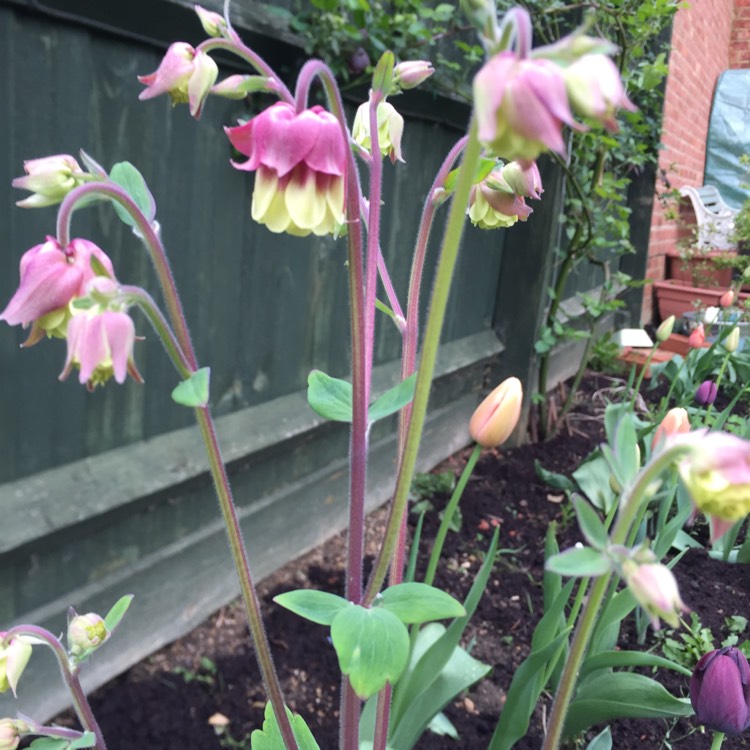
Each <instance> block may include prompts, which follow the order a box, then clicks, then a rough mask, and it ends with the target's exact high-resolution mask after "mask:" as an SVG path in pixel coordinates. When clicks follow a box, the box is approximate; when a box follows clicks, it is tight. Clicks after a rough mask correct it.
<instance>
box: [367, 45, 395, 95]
mask: <svg viewBox="0 0 750 750" xmlns="http://www.w3.org/2000/svg"><path fill="white" fill-rule="evenodd" d="M395 64H396V58H395V57H394V55H393V52H391V51H390V50H387V51H386V52H384V53H383V54H382V55H381V56H380V60H378V64H377V65H376V66H375V71H374V72H373V74H372V90H373V91H375V92H379V93H381V94H383V96H388V94H389V93H390V91H391V86H392V84H393V66H394V65H395Z"/></svg>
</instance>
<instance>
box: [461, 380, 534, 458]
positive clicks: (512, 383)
mask: <svg viewBox="0 0 750 750" xmlns="http://www.w3.org/2000/svg"><path fill="white" fill-rule="evenodd" d="M522 402H523V388H522V386H521V381H520V380H519V379H518V378H507V379H506V380H503V382H502V383H500V385H499V386H498V387H497V388H495V390H494V391H492V393H490V394H489V395H488V396H487V398H485V399H484V401H482V403H481V404H479V406H478V407H477V408H476V410H475V412H474V414H473V415H472V417H471V421H470V422H469V434H470V435H471V437H472V439H473V440H474V441H476V442H477V443H479V445H481V446H482V447H483V448H496V447H497V446H498V445H502V444H503V443H504V442H505V441H506V440H507V439H508V438H509V437H510V434H511V433H512V432H513V430H514V429H515V428H516V425H517V424H518V419H519V417H520V416H521V404H522Z"/></svg>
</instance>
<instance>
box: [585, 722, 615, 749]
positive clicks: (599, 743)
mask: <svg viewBox="0 0 750 750" xmlns="http://www.w3.org/2000/svg"><path fill="white" fill-rule="evenodd" d="M586 750H612V732H611V731H610V729H609V727H604V729H602V731H601V732H599V734H597V735H596V737H594V739H593V740H591V742H589V744H588V745H586Z"/></svg>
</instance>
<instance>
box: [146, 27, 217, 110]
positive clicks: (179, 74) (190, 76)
mask: <svg viewBox="0 0 750 750" xmlns="http://www.w3.org/2000/svg"><path fill="white" fill-rule="evenodd" d="M218 75H219V69H218V67H217V66H216V63H215V62H214V61H213V60H212V59H211V58H210V57H209V56H208V55H207V54H206V53H205V52H196V51H195V49H193V47H191V46H190V45H189V44H186V43H185V42H175V43H174V44H173V45H172V46H171V47H170V48H169V49H168V50H167V54H166V55H165V56H164V59H163V60H162V61H161V64H160V65H159V67H158V68H157V69H156V70H155V71H154V72H153V73H150V74H149V75H146V76H138V80H139V81H140V82H141V83H143V84H145V85H146V89H145V90H144V91H141V93H140V94H139V95H138V98H139V99H153V98H154V97H155V96H159V95H160V94H169V95H170V97H172V102H173V103H174V104H184V103H185V102H188V103H189V104H190V114H191V115H192V116H193V117H195V119H196V120H197V119H198V118H199V117H200V116H201V111H202V109H203V104H204V102H205V101H206V97H207V96H208V94H209V91H210V90H211V87H212V86H213V85H214V83H216V79H217V77H218Z"/></svg>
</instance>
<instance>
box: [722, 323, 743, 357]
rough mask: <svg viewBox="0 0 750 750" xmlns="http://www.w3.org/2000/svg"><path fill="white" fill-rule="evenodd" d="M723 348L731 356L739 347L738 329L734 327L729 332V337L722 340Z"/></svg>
mask: <svg viewBox="0 0 750 750" xmlns="http://www.w3.org/2000/svg"><path fill="white" fill-rule="evenodd" d="M723 343H724V348H725V349H726V350H727V351H728V352H729V353H730V354H731V353H733V352H736V351H737V347H738V346H739V345H740V328H739V326H735V327H734V328H732V330H731V331H730V332H729V335H728V336H727V337H726V338H725V339H724V342H723Z"/></svg>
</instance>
